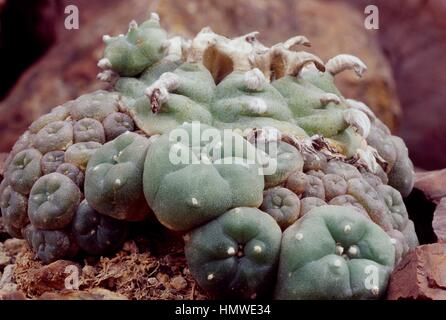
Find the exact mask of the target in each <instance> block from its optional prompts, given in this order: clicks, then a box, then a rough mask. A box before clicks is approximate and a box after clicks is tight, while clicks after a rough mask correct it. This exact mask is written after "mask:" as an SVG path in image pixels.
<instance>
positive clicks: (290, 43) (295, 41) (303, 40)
mask: <svg viewBox="0 0 446 320" xmlns="http://www.w3.org/2000/svg"><path fill="white" fill-rule="evenodd" d="M297 45H303V46H306V47H310V46H311V43H310V40H308V38H307V37H305V36H301V35H299V36H295V37H292V38H289V39H288V40H287V41H285V42H284V43H283V47H284V48H285V49H291V48H292V47H294V46H297Z"/></svg>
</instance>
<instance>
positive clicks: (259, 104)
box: [248, 98, 268, 114]
mask: <svg viewBox="0 0 446 320" xmlns="http://www.w3.org/2000/svg"><path fill="white" fill-rule="evenodd" d="M248 110H249V111H251V112H252V113H256V114H262V113H265V112H266V111H267V110H268V106H267V105H266V102H265V100H263V99H262V98H251V99H249V101H248Z"/></svg>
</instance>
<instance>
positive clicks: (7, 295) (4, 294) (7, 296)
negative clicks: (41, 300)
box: [0, 290, 26, 300]
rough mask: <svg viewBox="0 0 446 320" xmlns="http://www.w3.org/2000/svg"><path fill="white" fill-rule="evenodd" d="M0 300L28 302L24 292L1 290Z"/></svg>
mask: <svg viewBox="0 0 446 320" xmlns="http://www.w3.org/2000/svg"><path fill="white" fill-rule="evenodd" d="M0 300H26V296H25V294H24V293H23V292H22V291H17V290H14V291H7V290H0Z"/></svg>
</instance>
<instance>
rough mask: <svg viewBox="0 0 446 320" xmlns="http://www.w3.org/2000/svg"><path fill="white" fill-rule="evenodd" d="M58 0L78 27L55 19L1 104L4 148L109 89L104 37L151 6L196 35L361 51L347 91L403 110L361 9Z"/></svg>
mask: <svg viewBox="0 0 446 320" xmlns="http://www.w3.org/2000/svg"><path fill="white" fill-rule="evenodd" d="M55 1H58V3H59V8H61V9H63V8H64V7H65V5H66V4H76V5H77V6H78V7H79V10H80V18H81V21H80V30H65V28H64V25H63V18H64V14H63V11H60V14H59V16H58V17H57V19H54V24H55V30H57V40H56V43H55V44H54V46H53V47H52V48H51V49H50V50H49V51H48V53H47V54H45V55H44V56H43V57H42V58H41V59H40V60H39V61H38V62H37V63H36V64H35V65H33V66H32V67H31V68H29V69H28V70H27V71H26V72H25V73H24V74H23V75H22V77H21V78H20V80H19V82H18V83H17V84H16V86H15V87H14V88H13V90H12V91H11V92H10V94H9V96H8V97H7V98H6V99H5V100H4V101H3V102H2V103H0V135H1V136H2V140H1V142H0V151H8V150H9V149H10V147H11V145H12V144H13V142H14V141H15V140H16V139H17V137H18V136H19V135H20V134H21V133H22V132H23V131H24V130H25V129H26V126H27V125H29V124H30V123H31V121H32V120H33V119H35V118H37V117H38V116H39V115H40V114H42V113H46V112H48V110H50V108H52V107H54V106H56V105H58V104H60V103H62V102H64V101H66V100H69V99H73V98H75V97H77V96H79V95H80V94H82V93H85V92H87V91H91V90H94V89H97V88H103V87H104V84H102V83H100V82H99V81H97V80H96V79H95V77H96V73H97V72H98V69H97V67H96V62H97V60H98V59H99V58H100V56H101V53H102V50H103V44H102V43H101V40H100V39H101V36H102V35H103V34H119V33H122V32H125V31H126V25H127V23H128V22H129V21H130V20H131V19H136V20H137V21H143V19H144V18H145V17H146V15H147V12H148V11H150V10H154V11H158V12H159V14H160V16H161V23H162V25H163V26H164V27H166V28H167V29H168V30H169V31H170V32H172V33H178V34H183V35H187V36H191V35H193V34H195V33H196V32H198V31H199V30H200V29H201V28H202V27H203V26H206V25H210V26H211V27H212V28H213V29H214V30H215V31H216V32H219V33H222V34H224V35H227V36H236V35H240V34H243V33H247V32H250V31H253V30H258V31H260V32H261V35H260V40H261V41H263V42H265V44H268V45H271V44H274V43H277V42H280V41H283V40H285V39H287V38H288V37H291V36H294V35H296V34H305V35H306V36H308V37H309V38H310V40H311V41H312V44H313V48H312V50H314V51H315V52H316V53H317V54H318V55H320V56H321V57H322V58H323V59H324V60H327V59H328V58H331V57H332V56H334V55H336V54H338V53H345V52H349V53H353V54H356V55H358V56H359V57H361V58H362V59H363V60H364V61H365V62H366V63H367V64H368V66H369V72H368V73H367V74H366V76H365V77H364V79H363V80H362V81H359V80H358V79H356V78H355V76H354V75H353V74H351V73H346V74H344V75H342V76H341V77H340V78H339V85H340V87H341V90H342V91H343V92H345V93H346V95H347V96H349V97H353V98H358V99H362V100H364V101H365V102H366V103H368V104H369V105H370V106H371V107H372V108H373V109H374V110H375V111H377V113H378V114H379V115H380V116H381V117H382V118H383V119H384V120H385V121H386V122H387V123H388V124H389V125H390V126H394V124H395V122H396V119H397V117H398V115H399V112H400V111H399V103H398V99H397V96H396V94H395V91H394V83H393V80H392V75H391V69H390V67H389V65H388V63H387V62H386V59H385V58H384V56H383V54H382V52H381V49H380V48H379V44H378V42H377V38H376V35H375V34H374V33H371V32H368V31H367V30H365V29H364V28H363V27H362V14H361V13H360V12H358V11H356V10H354V9H352V8H351V7H350V6H348V5H346V4H342V3H341V4H334V3H332V2H325V1H316V0H287V1H281V2H279V1H267V0H260V1H258V0H249V1H236V0H226V1H216V0H214V1H205V0H195V1H176V0H161V1H154V2H151V1H141V0H127V1H118V0H97V1H89V0H77V1H72V0H55ZM198 13H200V14H198Z"/></svg>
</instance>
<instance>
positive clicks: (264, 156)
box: [0, 14, 418, 299]
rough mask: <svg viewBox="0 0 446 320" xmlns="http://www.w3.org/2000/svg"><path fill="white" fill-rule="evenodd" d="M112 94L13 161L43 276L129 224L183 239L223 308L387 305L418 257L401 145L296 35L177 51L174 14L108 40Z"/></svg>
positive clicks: (5, 202) (92, 98)
mask: <svg viewBox="0 0 446 320" xmlns="http://www.w3.org/2000/svg"><path fill="white" fill-rule="evenodd" d="M103 41H104V42H105V44H106V48H105V51H104V56H103V58H102V59H100V61H99V63H98V66H99V67H100V68H101V69H102V71H101V72H100V73H99V75H98V78H99V79H100V80H103V81H107V82H109V84H110V89H109V90H108V91H95V92H92V93H88V94H85V95H83V96H81V97H79V98H77V99H75V100H72V101H68V102H66V103H64V104H63V105H60V106H57V107H56V108H54V109H53V110H52V111H51V112H50V113H48V114H46V115H43V116H41V117H40V118H39V119H37V120H36V121H35V122H34V123H32V124H31V125H30V127H29V129H28V130H27V131H26V132H25V133H24V134H23V135H22V136H21V137H20V139H19V140H18V141H17V142H16V144H15V145H14V147H13V148H12V150H11V152H10V154H9V157H8V159H7V161H6V170H5V175H4V180H3V181H2V183H1V185H0V206H1V212H2V216H3V222H4V225H5V228H6V230H7V231H8V232H9V233H10V234H11V236H13V237H17V238H25V239H26V240H27V242H28V244H29V247H30V248H31V250H32V251H33V252H34V253H35V255H36V257H37V258H39V259H40V260H41V261H43V262H44V263H49V262H52V261H54V260H57V259H62V258H75V257H79V255H80V254H82V253H84V254H90V255H102V254H106V253H110V252H113V251H116V250H118V249H119V248H120V247H121V246H122V243H123V241H125V239H126V238H127V237H128V233H127V228H128V224H129V222H132V223H138V222H139V221H143V220H146V219H149V218H152V219H153V218H156V219H157V220H158V221H159V223H160V225H159V227H160V228H162V227H166V228H168V229H171V230H174V231H179V232H182V234H183V235H184V239H185V254H186V258H187V262H188V265H189V268H190V270H191V273H192V275H193V276H194V278H195V279H196V281H197V283H198V285H200V286H201V287H202V288H203V289H205V290H207V291H208V292H209V293H210V294H212V295H216V296H222V297H238V298H241V299H254V298H259V297H269V298H277V299H376V298H379V297H381V296H382V295H383V293H384V292H385V290H386V287H387V282H388V279H389V274H390V272H391V271H392V269H393V268H394V266H395V264H396V263H398V262H399V261H400V260H401V259H402V257H403V256H404V255H405V254H406V252H407V251H408V250H409V249H410V248H413V247H414V246H416V245H417V244H418V240H417V235H416V234H415V230H414V225H413V222H412V221H410V220H409V218H408V214H407V210H406V208H405V206H404V202H403V200H402V199H403V198H404V197H405V196H407V195H408V194H409V192H410V191H411V189H412V187H413V179H414V174H413V165H412V162H411V161H410V159H409V157H408V151H407V148H406V147H405V145H404V142H403V141H402V140H401V139H400V138H398V137H395V136H392V135H391V133H390V131H389V129H388V128H387V127H386V126H385V125H384V124H383V123H382V122H381V121H380V120H379V119H378V118H377V117H376V116H375V115H374V113H373V112H372V111H371V110H370V109H369V108H368V107H367V106H366V105H365V104H364V103H362V102H359V101H356V100H352V99H346V98H344V97H343V96H342V94H341V93H340V92H339V91H338V89H337V88H336V86H335V83H334V78H335V76H336V75H337V74H338V73H340V72H342V71H344V70H352V71H354V72H355V73H356V74H357V75H358V76H361V75H362V74H363V73H364V72H365V71H366V69H367V67H366V66H365V64H364V63H363V62H362V61H361V60H360V59H359V58H357V57H354V56H351V55H347V54H341V55H338V56H335V57H333V58H332V59H330V60H328V61H327V62H324V61H322V60H321V59H320V58H319V57H317V56H316V55H314V54H311V53H308V52H305V51H300V47H301V46H309V41H308V39H307V38H305V37H303V36H296V37H293V38H291V39H288V40H286V41H284V42H282V43H278V44H276V45H274V46H272V47H266V46H264V45H263V44H262V43H261V42H259V40H257V33H256V32H253V33H249V34H246V35H243V36H240V37H237V38H233V39H229V38H226V37H224V36H222V35H218V34H216V33H214V32H213V31H212V30H211V29H209V28H204V29H202V30H201V31H200V32H199V33H198V34H197V35H196V36H195V37H194V38H193V39H184V38H181V37H169V36H168V34H167V32H166V31H165V30H164V29H163V28H161V26H160V22H159V18H158V16H157V15H156V14H151V16H150V18H149V19H148V20H147V21H145V22H143V23H142V24H141V25H138V24H137V23H136V22H134V21H133V22H131V23H130V26H129V29H128V32H127V33H126V34H121V35H118V36H116V37H112V36H108V35H106V36H104V37H103Z"/></svg>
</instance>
